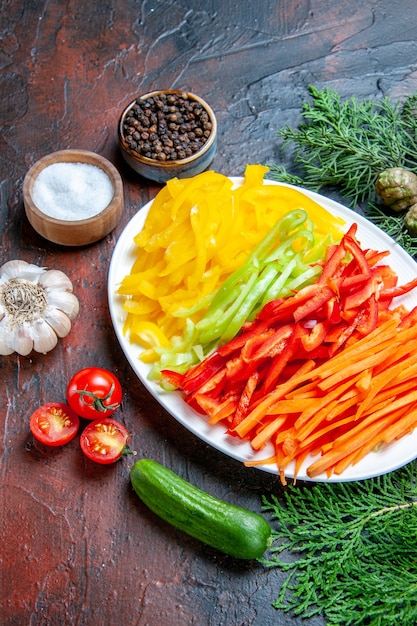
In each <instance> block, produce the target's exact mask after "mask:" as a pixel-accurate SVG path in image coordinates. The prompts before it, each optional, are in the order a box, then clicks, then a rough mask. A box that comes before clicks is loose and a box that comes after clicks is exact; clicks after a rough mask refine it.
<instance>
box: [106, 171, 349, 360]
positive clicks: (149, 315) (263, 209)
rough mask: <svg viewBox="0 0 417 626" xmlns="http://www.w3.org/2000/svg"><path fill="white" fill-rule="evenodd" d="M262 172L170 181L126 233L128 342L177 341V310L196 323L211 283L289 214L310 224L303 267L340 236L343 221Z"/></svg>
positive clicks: (124, 289) (208, 299)
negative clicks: (304, 216)
mask: <svg viewBox="0 0 417 626" xmlns="http://www.w3.org/2000/svg"><path fill="white" fill-rule="evenodd" d="M267 171H268V168H267V167H265V166H263V165H248V166H247V167H246V171H245V176H244V182H243V184H242V185H241V186H239V187H237V188H233V183H232V181H231V180H230V179H229V178H228V177H226V176H224V175H223V174H219V173H216V172H214V171H206V172H203V173H202V174H199V175H197V176H195V177H193V178H189V179H181V180H180V179H177V178H174V179H171V180H170V181H168V182H167V184H166V185H165V186H164V187H163V188H162V189H161V190H160V192H159V193H158V194H157V196H156V197H155V199H154V201H153V203H152V205H151V207H150V210H149V212H148V215H147V217H146V220H145V224H144V226H143V228H142V230H141V232H140V233H132V239H133V240H134V243H135V245H136V250H137V253H136V258H135V260H134V262H133V264H132V268H131V271H130V273H129V274H128V275H126V276H125V277H124V278H123V280H122V282H121V284H120V287H119V289H118V293H119V294H120V295H121V296H122V297H123V298H124V300H123V308H124V309H125V311H126V313H127V317H126V321H125V326H124V332H125V333H126V334H128V335H129V336H130V340H131V341H137V342H140V341H142V342H144V343H146V341H148V342H149V341H152V342H153V341H155V342H157V343H156V345H159V346H162V345H163V342H164V341H165V339H166V340H168V341H170V340H171V339H172V337H173V336H181V335H182V333H183V331H184V325H185V323H186V322H185V319H184V317H183V316H181V315H180V314H178V313H179V312H180V311H181V310H184V309H192V310H193V311H194V313H193V314H192V315H191V318H192V322H193V323H197V322H198V321H199V319H201V317H202V315H203V314H204V310H206V309H207V307H208V306H209V305H210V302H211V299H212V297H213V294H214V292H215V290H216V289H217V288H218V286H219V285H220V284H222V283H223V281H224V280H226V278H227V277H228V276H230V275H231V274H232V273H233V272H234V271H235V270H237V269H238V268H239V267H241V266H242V265H243V264H244V262H245V261H246V259H247V258H248V256H249V254H250V253H251V251H252V250H253V248H254V247H255V246H256V245H257V244H258V243H259V242H260V241H261V240H262V239H263V238H264V237H265V236H266V235H267V234H268V233H269V231H270V230H271V229H272V227H273V226H274V224H276V222H277V221H278V220H279V219H280V217H282V216H284V215H285V214H286V213H288V211H291V210H293V209H296V208H300V207H301V208H304V209H305V211H306V212H307V213H308V215H309V218H310V220H311V222H312V224H314V236H315V237H317V246H315V248H313V249H310V251H309V253H307V254H309V255H310V258H311V260H310V262H313V261H316V260H317V259H319V258H321V253H322V250H323V248H322V247H320V240H321V239H323V240H324V239H326V241H328V239H327V237H330V238H331V239H334V240H336V241H337V240H339V239H340V237H341V235H342V226H343V221H342V220H340V219H339V218H336V217H334V216H332V215H331V214H330V213H329V212H328V211H326V209H324V208H323V207H321V206H320V205H319V204H317V203H316V202H314V201H313V200H310V198H308V197H307V196H306V195H305V194H303V193H302V192H300V191H298V190H297V189H294V188H292V187H285V186H281V185H269V184H265V182H264V180H263V179H264V176H265V174H266V172H267ZM299 245H301V244H299ZM145 322H146V323H151V324H152V325H153V326H152V330H150V327H147V326H146V325H145V326H142V324H144V323H145ZM156 328H157V329H158V331H160V332H157V330H156ZM149 333H151V335H149ZM150 336H151V337H152V340H150V339H149V337H150ZM141 345H142V344H141ZM144 347H145V348H146V351H147V354H146V355H145V358H151V359H152V358H153V356H152V352H153V346H144Z"/></svg>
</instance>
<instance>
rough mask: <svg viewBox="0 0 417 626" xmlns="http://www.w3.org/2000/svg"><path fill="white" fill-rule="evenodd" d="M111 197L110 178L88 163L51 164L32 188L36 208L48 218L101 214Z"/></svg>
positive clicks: (61, 218)
mask: <svg viewBox="0 0 417 626" xmlns="http://www.w3.org/2000/svg"><path fill="white" fill-rule="evenodd" d="M113 194H114V189H113V185H112V182H111V180H110V178H109V177H108V176H107V174H106V173H105V172H103V170H102V169H100V168H99V167H97V166H96V165H91V164H90V163H72V162H66V161H63V162H61V163H52V164H51V165H48V166H47V167H45V168H44V169H43V170H42V171H41V172H40V173H39V175H38V176H37V178H36V179H35V182H34V185H33V200H34V202H35V204H36V206H37V207H38V209H39V210H40V211H42V213H44V214H45V215H48V216H49V217H54V218H56V219H60V220H68V221H76V220H84V219H87V218H89V217H93V216H94V215H97V214H98V213H101V211H103V210H104V209H105V208H106V206H107V205H108V204H109V203H110V201H111V199H112V198H113Z"/></svg>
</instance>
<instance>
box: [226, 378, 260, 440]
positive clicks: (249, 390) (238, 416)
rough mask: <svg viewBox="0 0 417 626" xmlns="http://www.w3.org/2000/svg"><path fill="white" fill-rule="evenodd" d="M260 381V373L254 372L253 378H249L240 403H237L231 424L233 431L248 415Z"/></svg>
mask: <svg viewBox="0 0 417 626" xmlns="http://www.w3.org/2000/svg"><path fill="white" fill-rule="evenodd" d="M258 381H259V372H254V373H253V374H252V375H251V376H249V378H248V380H247V382H246V385H245V386H244V388H243V391H242V394H241V396H240V398H239V402H238V403H237V407H236V411H235V413H234V415H233V419H232V421H231V424H230V428H231V429H233V428H236V426H237V425H238V424H240V422H241V421H242V420H244V419H245V417H246V415H247V414H248V410H249V406H250V402H251V399H252V396H253V394H254V393H255V389H256V386H257V384H258Z"/></svg>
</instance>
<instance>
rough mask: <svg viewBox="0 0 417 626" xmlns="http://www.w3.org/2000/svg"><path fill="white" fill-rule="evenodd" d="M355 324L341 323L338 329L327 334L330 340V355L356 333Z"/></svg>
mask: <svg viewBox="0 0 417 626" xmlns="http://www.w3.org/2000/svg"><path fill="white" fill-rule="evenodd" d="M355 328H356V327H355V324H340V326H339V328H338V329H336V328H335V329H334V330H333V331H331V332H330V333H329V334H328V335H327V341H328V342H329V344H330V345H329V357H330V356H333V355H334V354H335V353H336V352H337V351H338V350H340V348H341V347H342V346H344V344H345V343H346V341H347V340H348V339H349V338H350V337H351V336H352V335H353V334H354V332H355Z"/></svg>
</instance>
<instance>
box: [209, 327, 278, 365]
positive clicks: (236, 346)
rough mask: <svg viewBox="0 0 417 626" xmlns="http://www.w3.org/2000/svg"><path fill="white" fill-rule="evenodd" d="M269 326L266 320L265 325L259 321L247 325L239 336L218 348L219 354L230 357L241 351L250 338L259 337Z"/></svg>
mask: <svg viewBox="0 0 417 626" xmlns="http://www.w3.org/2000/svg"><path fill="white" fill-rule="evenodd" d="M269 326H270V324H269V320H265V321H264V322H263V324H260V323H259V320H258V319H256V320H254V321H253V322H251V323H250V324H248V325H246V326H245V327H244V328H243V329H242V331H241V332H240V334H239V335H237V336H236V337H234V338H233V339H231V340H230V341H228V342H227V343H225V344H224V345H223V346H221V347H220V348H218V350H217V353H218V354H219V355H220V356H222V357H226V356H230V355H231V354H232V353H233V352H235V351H238V350H241V348H242V347H243V346H244V345H245V344H246V342H247V341H248V340H249V339H250V337H252V336H257V335H259V333H262V332H263V331H264V330H267V329H268V328H269Z"/></svg>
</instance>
